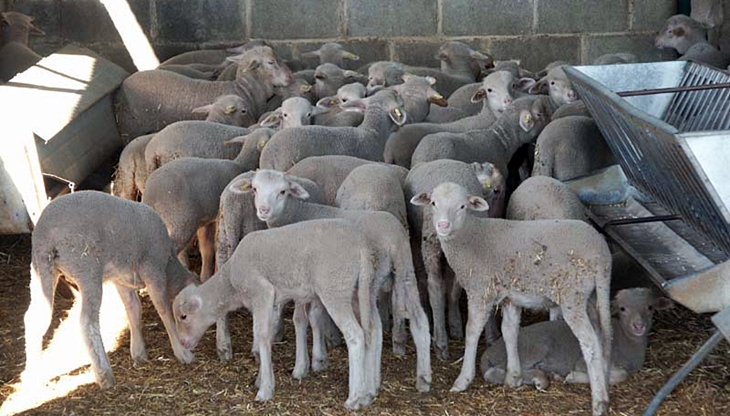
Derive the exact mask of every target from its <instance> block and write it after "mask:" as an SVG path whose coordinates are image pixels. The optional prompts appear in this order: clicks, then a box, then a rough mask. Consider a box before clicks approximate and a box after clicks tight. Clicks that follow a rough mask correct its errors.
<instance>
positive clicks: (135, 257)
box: [22, 191, 197, 389]
mask: <svg viewBox="0 0 730 416" xmlns="http://www.w3.org/2000/svg"><path fill="white" fill-rule="evenodd" d="M30 274H31V277H30V298H31V300H30V305H29V306H28V310H27V312H26V313H25V317H24V322H25V353H26V364H25V371H24V372H23V374H22V378H23V380H24V381H29V382H38V381H40V380H39V379H38V376H39V374H40V373H41V371H42V370H41V367H42V365H43V363H42V361H41V351H42V341H43V335H44V334H45V332H46V330H47V329H48V326H49V325H50V323H51V315H52V311H53V296H54V292H55V290H56V287H57V284H58V280H59V277H60V276H61V275H63V276H64V277H65V278H66V279H67V280H68V281H70V282H73V283H74V284H75V285H76V286H78V288H79V291H80V293H81V302H82V312H81V328H82V336H83V337H84V342H85V344H86V348H87V351H88V353H89V356H90V358H91V367H92V369H93V371H94V376H95V379H96V383H97V384H98V385H99V386H100V387H101V388H102V389H107V388H110V387H112V386H114V384H115V379H114V374H113V372H112V368H111V366H110V364H109V359H108V357H107V355H106V352H105V350H104V345H103V342H102V339H101V335H100V334H101V333H100V329H99V308H100V306H101V297H102V283H103V282H104V281H111V282H113V283H114V285H115V286H116V289H117V291H118V292H119V295H120V297H121V299H122V302H123V303H124V306H125V309H126V311H127V318H128V320H129V326H130V352H131V355H132V359H133V360H135V361H146V360H147V352H146V350H145V345H144V340H143V339H142V324H141V312H142V307H141V305H140V302H139V297H138V295H137V290H138V289H141V288H146V289H147V292H148V293H149V296H150V299H151V300H152V303H153V305H154V307H155V309H156V310H157V313H158V314H159V315H160V318H162V323H163V324H164V325H165V330H166V331H167V335H168V337H169V338H170V344H171V345H172V349H173V351H174V353H175V357H177V359H178V360H179V361H180V362H183V363H186V364H187V363H190V362H191V361H192V360H193V355H192V353H191V352H190V351H189V349H188V348H185V347H184V346H183V345H182V343H181V342H180V339H179V338H178V333H177V330H176V329H175V321H174V319H173V315H172V308H171V302H170V301H171V300H172V298H173V297H174V296H175V295H177V294H178V292H179V291H180V290H182V288H183V287H185V286H187V285H188V284H191V283H193V282H195V281H196V279H197V278H196V276H195V275H194V274H192V273H189V272H187V271H186V270H185V268H183V267H182V265H181V264H180V263H179V262H178V261H177V259H176V258H175V254H174V253H173V251H172V244H171V241H170V238H169V237H168V235H167V230H165V225H164V224H163V223H162V220H160V217H159V216H158V215H157V214H156V213H155V212H154V211H153V210H152V209H151V208H149V207H148V206H146V205H143V204H140V203H138V202H132V201H126V200H123V199H121V198H117V197H114V196H111V195H108V194H105V193H103V192H98V191H79V192H76V193H73V194H68V195H64V196H61V197H58V198H56V199H54V200H53V201H51V202H50V203H49V204H48V206H47V207H46V208H45V209H44V210H43V212H42V214H41V216H40V218H39V219H38V222H37V224H36V226H35V229H34V231H33V235H32V261H31V267H30Z"/></svg>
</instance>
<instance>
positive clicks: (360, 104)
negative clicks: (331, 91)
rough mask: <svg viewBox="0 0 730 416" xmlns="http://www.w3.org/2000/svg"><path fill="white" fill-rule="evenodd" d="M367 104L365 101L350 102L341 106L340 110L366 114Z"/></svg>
mask: <svg viewBox="0 0 730 416" xmlns="http://www.w3.org/2000/svg"><path fill="white" fill-rule="evenodd" d="M365 107H367V102H366V101H365V100H350V101H348V102H346V103H342V104H340V108H341V109H343V110H345V111H355V112H358V113H364V112H365Z"/></svg>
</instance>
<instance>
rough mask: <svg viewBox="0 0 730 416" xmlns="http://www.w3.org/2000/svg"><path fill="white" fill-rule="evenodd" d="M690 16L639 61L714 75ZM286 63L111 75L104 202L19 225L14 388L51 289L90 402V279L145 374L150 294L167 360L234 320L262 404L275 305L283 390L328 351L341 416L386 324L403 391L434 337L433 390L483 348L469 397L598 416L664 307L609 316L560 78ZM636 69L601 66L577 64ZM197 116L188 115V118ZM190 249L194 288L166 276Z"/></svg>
mask: <svg viewBox="0 0 730 416" xmlns="http://www.w3.org/2000/svg"><path fill="white" fill-rule="evenodd" d="M5 15H6V14H3V17H4V18H5ZM695 23H696V22H694V21H692V20H691V19H690V18H688V17H686V16H674V17H672V18H670V19H669V20H668V22H667V25H666V27H665V28H664V29H663V30H662V32H661V33H660V34H659V36H658V37H657V40H656V45H657V46H658V47H671V48H675V49H676V50H677V51H678V52H679V53H680V54H683V55H684V57H683V58H686V59H696V60H702V61H704V62H707V63H710V64H712V65H716V66H721V67H723V68H724V67H725V66H726V65H727V63H728V62H727V61H721V60H719V59H727V57H726V56H724V54H722V53H721V52H719V50H717V49H716V48H714V46H712V45H710V44H709V43H707V42H706V41H705V40H704V39H705V33H704V30H703V29H702V27H701V26H700V25H698V24H695ZM26 27H27V26H26ZM6 37H7V35H6ZM25 40H26V44H27V36H26V37H25ZM16 41H17V40H16ZM302 58H309V59H318V61H319V66H317V67H316V69H306V68H304V66H303V63H302V61H291V62H287V63H284V62H282V61H281V60H280V59H279V58H278V57H277V55H276V53H275V51H274V50H273V49H272V47H270V46H269V45H268V44H267V43H266V42H262V41H252V42H249V43H247V44H245V45H243V46H241V47H239V48H236V49H235V50H203V51H195V52H188V53H184V54H181V55H178V56H176V57H173V58H171V59H170V60H168V61H166V62H164V63H163V64H162V65H161V66H160V68H159V69H156V70H151V71H142V72H137V73H135V74H133V75H131V76H130V77H129V78H127V79H126V80H125V81H124V83H123V84H122V86H121V88H120V89H119V91H118V93H117V96H116V111H117V117H118V123H119V131H120V133H121V134H122V137H124V138H125V140H126V141H128V142H129V143H128V144H127V145H126V147H125V148H124V150H123V152H122V154H121V157H120V160H119V165H118V170H117V173H116V177H115V180H114V183H113V194H114V195H109V194H107V193H102V192H96V191H80V192H76V193H73V194H70V195H66V196H62V197H59V198H57V199H55V200H54V201H52V202H51V203H50V204H49V205H48V207H47V208H46V209H45V210H44V211H43V214H42V215H41V217H40V220H39V221H38V223H37V225H36V228H35V230H34V232H33V235H32V245H33V249H32V263H31V280H30V289H31V303H30V306H29V308H28V311H27V313H26V315H25V330H26V336H25V339H26V354H27V361H26V368H25V371H24V373H23V379H24V380H33V378H34V375H35V374H38V372H39V370H40V367H41V366H42V363H41V359H40V357H41V340H42V336H43V334H44V333H45V331H46V329H47V328H48V326H49V324H50V321H51V311H52V307H53V295H54V291H55V289H56V286H57V284H58V281H59V277H60V276H64V277H65V278H66V279H67V280H68V281H70V282H72V283H73V284H75V285H76V286H77V287H78V289H79V291H80V293H81V295H82V296H81V299H82V305H83V306H82V308H83V312H82V328H83V331H84V334H83V336H84V339H85V342H86V345H87V347H88V351H89V354H90V356H91V359H92V368H93V370H94V372H95V376H96V381H97V383H98V384H99V385H100V386H101V387H102V388H108V387H112V386H113V385H114V384H115V379H114V375H113V373H112V370H111V367H110V365H109V361H108V358H107V356H106V353H105V351H104V347H103V345H102V341H101V337H100V332H99V314H98V312H99V306H100V302H101V295H102V285H101V283H102V281H107V280H111V281H113V282H114V283H115V284H116V287H117V290H118V291H119V293H120V295H121V297H122V299H123V301H124V304H125V307H126V311H127V315H128V317H129V322H130V331H131V347H130V351H131V355H132V358H133V359H134V360H145V359H146V358H147V355H146V351H145V345H144V341H143V338H142V325H141V323H140V318H141V305H140V300H139V298H138V295H137V290H138V289H141V288H146V289H147V292H148V293H149V296H150V299H151V300H152V303H153V304H154V306H155V308H156V310H157V312H158V313H159V315H160V317H161V318H162V321H163V323H164V326H165V329H166V331H167V333H168V336H169V338H170V343H171V345H172V348H173V352H174V354H175V356H176V357H177V358H178V360H179V361H181V362H183V363H190V362H191V361H192V360H193V353H192V350H193V349H194V348H195V346H196V344H197V343H198V341H199V340H200V338H201V337H202V336H203V334H204V333H205V331H206V330H207V329H208V328H209V327H210V326H211V325H213V324H214V323H216V325H217V350H218V355H219V357H220V359H222V360H230V359H231V358H232V348H233V345H235V342H236V340H232V339H231V337H230V334H229V332H228V328H227V320H226V314H227V313H228V312H230V311H233V310H235V309H238V308H241V307H245V308H246V309H248V310H249V311H250V312H251V313H252V315H253V330H252V334H253V339H254V342H253V353H254V354H255V355H256V356H257V358H258V361H259V363H260V370H259V373H258V379H257V387H258V393H257V394H256V400H269V399H271V398H272V397H273V394H274V384H275V383H274V374H273V370H272V357H271V346H272V342H273V341H274V339H275V338H276V337H277V336H279V334H280V329H281V322H282V317H281V313H282V310H283V309H284V308H283V306H284V304H286V303H287V302H289V301H293V302H294V305H295V306H294V318H293V322H294V325H295V333H296V364H295V367H294V369H293V371H292V376H293V377H294V378H297V379H301V378H304V377H305V376H306V375H307V373H308V371H309V370H310V369H311V370H313V371H323V370H324V369H325V368H326V367H327V348H328V346H331V345H337V344H340V343H342V341H343V340H344V342H345V344H346V345H347V349H348V361H349V395H348V397H347V401H346V402H345V406H346V407H348V408H350V409H358V408H361V407H363V406H367V405H369V404H370V403H371V402H372V401H373V400H374V399H375V398H376V396H377V394H378V389H379V386H380V377H381V376H380V367H381V366H380V360H381V355H382V343H383V324H385V325H386V328H387V330H388V332H389V333H390V335H391V338H392V340H391V342H392V351H393V353H394V354H401V355H402V354H405V344H406V343H407V342H408V332H407V328H408V329H409V330H410V334H411V336H412V338H413V342H414V344H415V347H416V351H417V365H416V375H417V377H416V389H417V390H418V391H420V392H425V391H428V390H429V389H430V384H431V380H432V374H431V362H430V360H431V345H432V343H431V342H432V340H433V347H434V350H435V353H436V356H437V357H438V358H439V359H442V360H445V359H448V358H449V357H448V349H447V347H448V341H449V338H450V337H451V338H461V337H464V338H465V346H466V347H465V351H464V356H463V362H462V369H461V373H460V374H459V376H458V378H457V379H456V380H455V382H454V384H453V387H452V389H451V390H452V391H463V390H465V389H467V388H468V386H469V384H470V383H471V382H472V381H473V379H474V377H475V372H476V367H477V347H478V344H479V339H480V336H481V334H482V332H486V339H487V345H488V348H487V349H486V351H485V353H484V355H483V356H482V359H481V371H480V374H481V375H482V376H483V378H484V379H485V380H486V381H489V382H492V383H504V384H507V385H510V386H518V385H520V384H523V383H524V384H534V385H535V386H537V387H538V388H547V386H548V384H549V382H550V380H551V379H554V378H557V379H563V380H565V381H568V382H581V383H590V386H591V392H592V412H593V414H594V415H601V414H605V413H606V412H607V409H608V405H609V397H608V386H609V383H616V382H620V381H622V380H624V379H625V378H626V376H627V375H628V374H629V373H633V372H636V371H638V370H639V369H640V368H641V365H642V363H643V360H644V352H645V349H646V340H647V335H648V332H649V330H650V327H651V318H652V313H653V312H654V311H656V310H660V309H664V308H666V307H669V306H670V305H669V303H670V302H669V301H668V300H667V299H666V298H662V297H659V296H657V295H656V294H654V293H653V292H652V291H651V290H649V289H639V288H634V289H628V290H622V291H620V292H618V294H616V297H615V300H614V301H613V303H611V301H610V299H609V297H610V287H611V273H612V270H611V269H612V267H611V266H612V252H611V250H610V249H609V246H608V244H607V242H606V241H605V239H604V237H603V236H602V235H601V234H600V233H599V232H598V231H596V230H595V229H594V228H593V227H592V226H591V225H589V224H588V223H587V219H586V216H585V211H584V208H583V204H582V202H581V200H580V198H579V195H578V193H576V191H575V190H574V188H573V187H571V185H570V180H572V179H575V178H579V177H582V176H586V175H589V174H591V173H594V172H595V171H597V170H600V169H603V168H607V167H609V166H611V165H614V164H615V163H616V162H615V160H614V159H613V157H612V155H611V154H610V151H609V150H608V148H607V146H606V144H605V143H604V142H603V139H602V137H601V135H600V132H599V131H598V129H597V128H596V125H595V123H594V122H593V120H592V119H591V118H590V115H589V114H588V113H587V112H586V110H585V107H584V106H582V105H581V102H580V100H579V97H577V96H576V94H575V92H574V91H573V90H572V88H571V84H570V81H569V80H568V79H567V77H566V76H565V73H564V72H563V71H562V66H563V65H565V64H566V63H565V62H556V63H554V64H551V65H549V66H548V67H547V68H545V70H543V71H541V73H538V74H533V73H531V72H529V71H528V70H526V69H523V68H521V67H520V65H519V62H518V61H502V62H499V61H493V59H492V57H490V56H488V55H486V54H483V53H480V52H477V51H475V50H473V49H472V48H470V47H469V46H467V45H465V44H463V43H460V42H447V43H445V44H444V45H443V46H441V48H440V49H439V51H438V55H437V58H438V59H439V60H440V61H441V68H440V69H433V68H421V67H411V66H407V65H402V64H400V63H396V62H375V63H371V64H369V65H365V66H363V67H362V68H361V69H360V70H358V71H354V70H346V69H342V68H343V67H345V66H347V65H349V64H351V62H352V61H357V60H358V57H357V56H356V55H354V54H352V53H350V52H348V51H346V50H344V49H343V47H342V46H341V45H339V44H336V43H328V44H325V45H323V46H322V47H321V48H320V49H319V50H317V51H314V52H311V53H309V54H308V56H303V57H302ZM348 61H349V62H348ZM634 61H636V58H635V57H634V56H632V55H630V54H624V53H616V54H612V55H608V56H604V57H601V58H599V60H598V61H597V63H601V64H610V63H626V62H634ZM293 69H294V70H295V72H292V70H293ZM196 114H198V115H200V116H201V117H203V116H204V117H206V118H205V120H191V119H192V118H194V117H195V115H196ZM530 145H534V149H535V150H534V152H532V151H530V152H524V151H523V149H525V148H528V149H531V148H530V147H529V146H530ZM566 181H567V182H566ZM140 199H141V202H137V201H138V200H140ZM503 218H507V219H503ZM196 241H197V247H198V249H199V251H200V256H201V260H202V266H201V273H200V276H198V275H196V274H193V273H192V272H190V271H189V270H188V269H187V266H188V252H189V250H190V249H191V248H192V247H193V243H194V242H196ZM201 282H202V283H201ZM462 289H464V290H465V291H466V295H467V299H468V318H467V323H466V325H465V327H464V325H463V324H462V317H461V314H460V310H459V299H460V297H461V295H462ZM423 305H429V306H430V308H429V309H424V306H423ZM497 307H498V308H499V310H500V311H501V316H502V318H501V336H502V338H501V339H499V332H498V331H497V326H496V320H495V318H494V312H495V310H496V309H497ZM523 308H528V309H533V310H550V315H551V320H550V321H546V322H541V323H537V324H534V325H531V326H528V327H525V328H520V316H521V310H522V309H523ZM427 310H430V313H431V319H430V322H431V324H430V325H429V317H428V316H427V314H426V311H427ZM612 315H613V316H615V318H613V319H612ZM406 321H408V325H406ZM447 323H448V325H447ZM307 327H311V330H312V334H313V336H312V341H313V343H312V353H311V359H310V355H309V353H308V345H307ZM429 327H430V328H431V329H429Z"/></svg>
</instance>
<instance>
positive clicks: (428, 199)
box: [411, 182, 612, 415]
mask: <svg viewBox="0 0 730 416" xmlns="http://www.w3.org/2000/svg"><path fill="white" fill-rule="evenodd" d="M411 203H412V204H414V205H418V206H426V205H431V211H432V212H433V216H432V225H433V227H434V228H435V229H436V233H437V234H438V238H439V241H440V242H441V248H442V249H443V251H444V254H445V255H446V259H447V260H448V262H449V265H450V266H451V268H452V269H453V270H454V272H455V274H456V279H457V281H458V282H459V284H460V285H461V286H462V287H463V288H464V289H465V290H466V293H467V296H468V299H469V320H468V322H467V326H466V349H465V351H464V360H463V363H462V368H461V373H460V374H459V377H458V378H457V379H456V381H455V382H454V386H453V387H452V389H451V390H452V391H455V392H459V391H464V390H466V388H467V387H468V386H469V384H470V383H471V382H472V380H473V379H474V372H475V368H476V352H477V344H478V341H479V336H480V334H481V332H482V329H483V328H484V324H485V323H486V322H487V319H488V318H489V315H490V314H491V313H492V310H493V308H494V307H495V306H496V305H497V304H499V303H502V304H503V305H504V309H503V322H502V334H503V336H504V339H505V345H507V351H508V357H509V358H508V365H507V376H506V377H505V382H506V384H508V385H519V384H521V379H522V369H521V366H520V362H519V354H518V350H517V337H518V331H519V321H520V310H521V308H522V307H529V308H545V307H550V306H555V305H556V304H559V305H560V307H561V310H562V312H563V317H564V319H565V322H566V323H567V324H568V326H570V328H571V330H572V331H573V333H574V334H575V336H576V338H578V340H579V342H580V347H581V351H582V352H583V357H584V358H585V360H586V363H587V367H588V374H589V378H590V384H591V392H592V399H593V400H592V401H593V406H592V408H593V414H594V415H602V414H604V413H606V412H607V411H608V388H607V383H608V368H609V364H610V358H611V357H610V354H611V349H610V345H611V339H612V335H611V313H610V306H609V296H610V295H609V291H610V282H611V252H610V250H609V248H608V244H607V243H606V241H605V240H604V239H603V237H602V236H601V235H600V234H599V233H598V232H597V231H596V230H595V229H593V228H592V227H591V226H590V225H588V224H586V223H584V222H582V221H574V220H544V221H517V222H513V221H506V220H499V219H489V218H477V217H475V216H472V215H468V214H467V208H468V209H469V210H472V211H486V210H487V209H488V205H487V202H486V201H484V199H482V198H480V197H478V196H470V195H469V194H468V193H467V190H466V189H465V188H464V187H462V186H460V185H457V184H453V183H448V182H447V183H443V184H441V185H439V186H437V187H436V188H435V189H434V190H433V192H431V193H430V194H429V193H427V192H423V193H420V194H418V195H416V196H415V197H413V199H411ZM490 243H491V244H490ZM594 291H595V292H596V296H597V306H598V315H599V323H600V325H599V328H600V330H598V331H596V330H595V329H594V328H593V325H592V324H591V321H590V319H589V316H588V309H587V307H588V300H589V298H590V296H591V294H592V293H593V292H594ZM597 332H600V333H601V338H602V339H599V335H598V333H597Z"/></svg>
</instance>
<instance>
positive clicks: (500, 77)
mask: <svg viewBox="0 0 730 416" xmlns="http://www.w3.org/2000/svg"><path fill="white" fill-rule="evenodd" d="M514 86H515V79H514V77H513V75H512V74H510V73H509V72H505V71H498V72H494V73H492V74H490V75H488V76H487V77H486V78H484V81H483V82H482V87H481V88H479V89H478V90H477V91H476V92H475V93H474V95H473V96H472V98H471V100H472V101H473V102H482V101H483V100H484V99H486V101H484V104H483V107H482V111H481V112H480V113H479V114H478V115H476V116H471V117H466V118H463V119H461V120H457V121H455V122H452V123H446V124H436V123H419V124H414V125H410V126H403V128H401V129H398V131H396V132H394V133H392V134H391V135H390V137H389V138H388V141H387V142H386V144H385V151H384V152H383V159H384V160H385V161H386V162H387V163H394V164H396V165H399V166H403V167H405V168H409V167H411V156H412V155H413V152H414V150H415V149H416V148H417V147H418V144H419V143H420V142H421V140H422V139H423V137H425V136H426V135H428V134H432V133H438V132H452V133H462V132H465V131H469V130H476V129H484V128H487V127H489V126H491V125H492V124H493V123H494V122H495V121H496V120H497V118H498V117H499V116H500V115H501V114H502V113H503V112H504V110H505V109H506V108H507V106H509V105H510V104H511V103H512V101H513V99H514V96H515V89H514Z"/></svg>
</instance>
